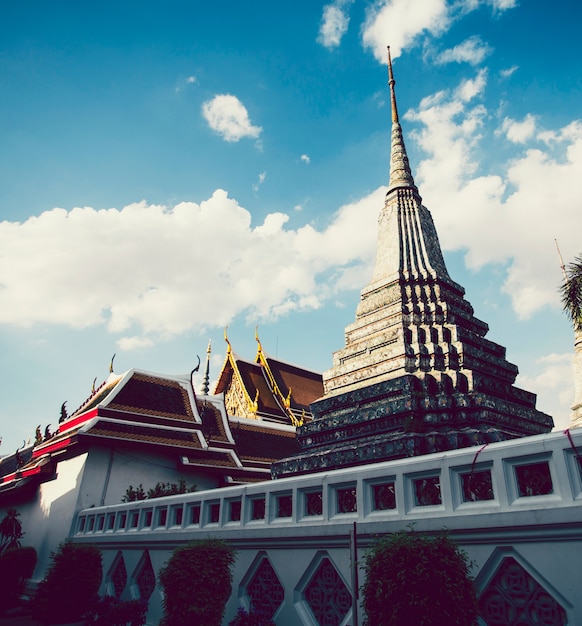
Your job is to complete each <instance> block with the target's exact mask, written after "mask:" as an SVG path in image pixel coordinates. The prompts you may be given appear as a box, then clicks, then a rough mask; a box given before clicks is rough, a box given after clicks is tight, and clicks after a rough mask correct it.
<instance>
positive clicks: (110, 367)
mask: <svg viewBox="0 0 582 626" xmlns="http://www.w3.org/2000/svg"><path fill="white" fill-rule="evenodd" d="M116 354H117V353H114V354H113V356H112V357H111V362H110V363H109V373H110V374H113V361H115V355H116Z"/></svg>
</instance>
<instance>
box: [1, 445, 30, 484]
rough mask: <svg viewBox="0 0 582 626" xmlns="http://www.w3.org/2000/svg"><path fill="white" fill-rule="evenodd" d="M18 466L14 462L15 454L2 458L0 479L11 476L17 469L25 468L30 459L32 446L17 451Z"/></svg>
mask: <svg viewBox="0 0 582 626" xmlns="http://www.w3.org/2000/svg"><path fill="white" fill-rule="evenodd" d="M18 454H19V455H20V465H18V464H17V462H16V453H14V454H10V455H8V456H5V457H2V458H1V459H0V478H1V477H2V476H8V474H13V473H14V472H15V471H16V470H17V469H22V468H23V467H25V466H26V465H27V464H28V463H29V462H30V461H31V459H32V446H28V447H27V448H24V449H23V450H19V451H18Z"/></svg>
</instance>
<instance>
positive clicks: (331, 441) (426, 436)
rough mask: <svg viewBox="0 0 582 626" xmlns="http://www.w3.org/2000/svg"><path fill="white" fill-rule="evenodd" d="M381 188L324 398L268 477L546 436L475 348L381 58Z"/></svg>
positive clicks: (500, 360) (499, 366)
mask: <svg viewBox="0 0 582 626" xmlns="http://www.w3.org/2000/svg"><path fill="white" fill-rule="evenodd" d="M388 77H389V81H388V84H389V89H390V99H391V113H392V135H391V154H390V179H389V185H388V191H387V193H386V200H385V204H384V207H383V208H382V210H381V212H380V216H379V220H378V241H377V254H376V262H375V266H374V271H373V275H372V279H371V281H370V282H369V283H368V285H366V287H364V289H363V290H362V292H361V298H360V303H359V305H358V307H357V309H356V319H355V321H354V322H353V323H352V324H350V325H348V326H347V327H346V330H345V340H346V341H345V347H344V348H342V349H341V350H338V351H337V352H335V353H334V355H333V366H332V368H331V369H330V370H328V371H327V372H324V374H323V382H324V396H323V397H322V398H321V399H319V400H317V401H315V402H314V403H312V405H311V411H312V414H313V420H312V421H311V422H310V423H308V424H305V425H304V426H302V427H300V428H299V429H298V431H297V436H298V441H299V444H300V446H301V448H302V452H301V453H299V454H298V455H296V456H294V457H292V458H289V459H284V460H282V461H278V462H276V463H275V464H274V465H273V467H272V473H273V475H274V476H275V477H281V476H287V475H294V474H300V473H306V472H313V471H323V470H328V469H335V468H339V467H347V466H353V465H359V464H363V463H372V462H377V461H383V460H389V459H396V458H402V457H407V456H415V455H420V454H427V453H430V452H437V451H441V450H450V449H456V448H462V447H467V446H473V445H483V444H486V443H490V442H493V441H501V440H505V439H512V438H516V437H523V436H526V435H534V434H539V433H545V432H549V431H550V430H551V429H552V427H553V420H552V418H551V417H550V416H549V415H546V414H545V413H542V412H540V411H538V410H536V408H535V403H536V396H535V394H533V393H530V392H528V391H524V390H522V389H519V388H517V387H515V386H514V382H515V379H516V376H517V374H518V369H517V367H516V366H515V365H513V364H512V363H510V362H508V361H507V360H506V358H505V348H504V347H503V346H500V345H499V344H497V343H494V342H492V341H489V340H488V339H486V338H485V335H486V334H487V332H488V330H489V328H488V326H487V324H486V323H485V322H483V321H481V320H479V319H477V318H476V317H475V316H474V312H473V308H472V306H471V305H470V304H469V302H468V301H467V300H466V299H465V297H464V295H465V290H464V289H463V287H461V286H460V285H459V284H457V283H456V282H454V281H453V280H452V279H451V277H450V276H449V273H448V271H447V268H446V265H445V261H444V258H443V255H442V251H441V248H440V244H439V240H438V236H437V232H436V229H435V226H434V223H433V220H432V217H431V214H430V212H429V210H428V209H427V208H426V207H425V206H423V204H422V199H421V197H420V194H419V192H418V189H417V187H416V185H415V183H414V178H413V176H412V171H411V168H410V164H409V161H408V157H407V154H406V147H405V144H404V138H403V134H402V128H401V125H400V121H399V116H398V109H397V106H396V95H395V90H394V86H395V81H394V76H393V69H392V61H391V59H390V51H388Z"/></svg>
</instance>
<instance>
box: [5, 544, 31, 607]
mask: <svg viewBox="0 0 582 626" xmlns="http://www.w3.org/2000/svg"><path fill="white" fill-rule="evenodd" d="M35 566H36V550H35V549H34V548H32V547H30V546H26V547H24V548H12V549H10V550H6V551H5V552H4V553H3V554H2V555H1V556H0V581H2V584H0V609H1V610H3V611H4V610H6V609H9V608H11V607H14V606H16V605H17V604H18V601H19V600H20V596H21V595H22V592H23V591H24V586H25V585H26V581H27V580H28V579H29V578H30V577H31V576H32V573H33V572H34V568H35Z"/></svg>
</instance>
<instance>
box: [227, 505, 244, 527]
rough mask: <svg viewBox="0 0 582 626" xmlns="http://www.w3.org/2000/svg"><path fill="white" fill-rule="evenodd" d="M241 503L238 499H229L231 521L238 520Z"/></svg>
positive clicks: (229, 517)
mask: <svg viewBox="0 0 582 626" xmlns="http://www.w3.org/2000/svg"><path fill="white" fill-rule="evenodd" d="M241 508H242V503H241V501H240V500H231V501H230V502H229V516H228V519H229V520H230V521H231V522H240V513H241Z"/></svg>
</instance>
